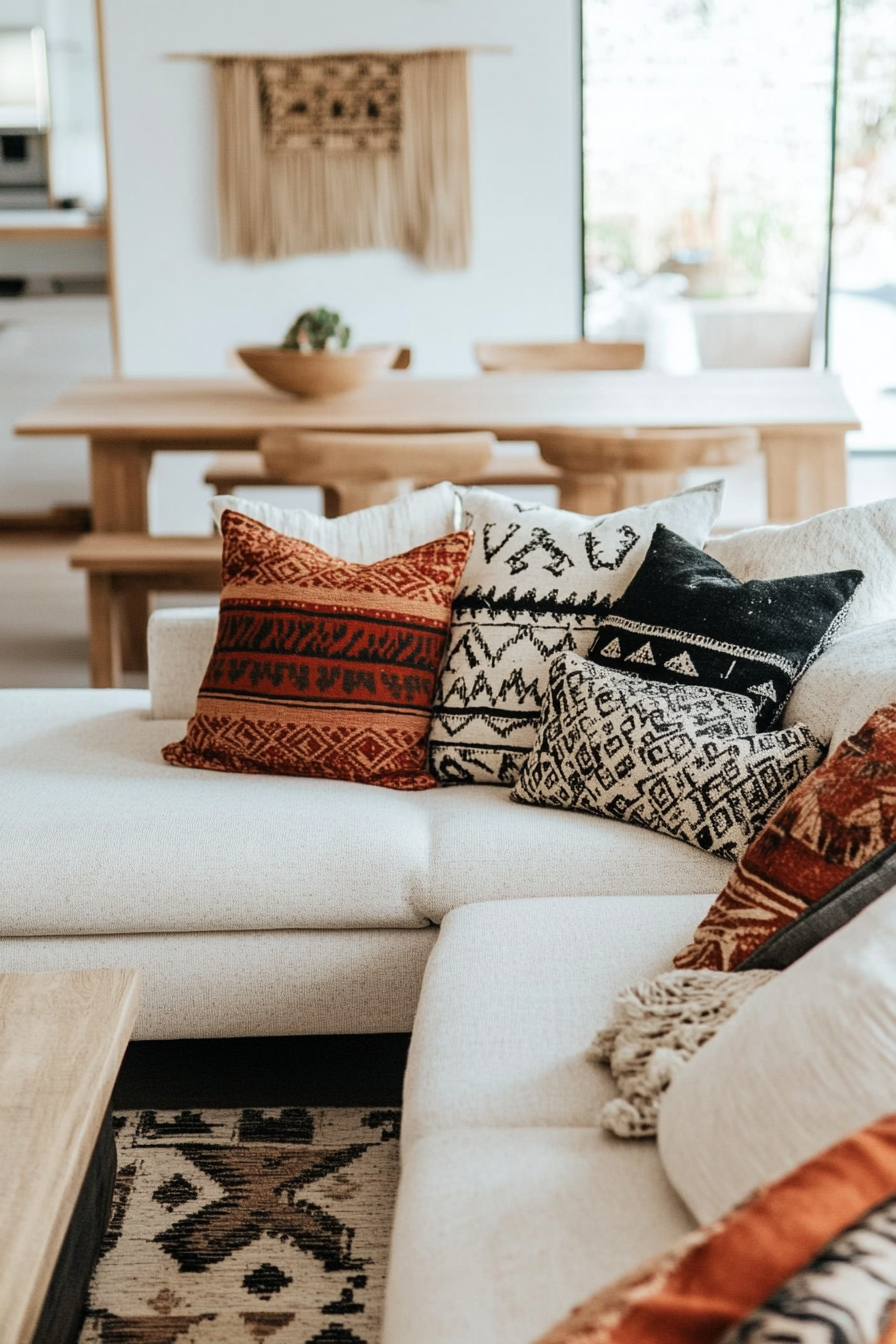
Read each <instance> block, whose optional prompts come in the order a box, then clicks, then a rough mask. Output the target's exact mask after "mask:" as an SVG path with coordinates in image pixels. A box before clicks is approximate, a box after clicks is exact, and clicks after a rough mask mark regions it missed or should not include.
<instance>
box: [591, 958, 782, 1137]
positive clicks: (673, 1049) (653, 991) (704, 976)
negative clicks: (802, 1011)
mask: <svg viewBox="0 0 896 1344" xmlns="http://www.w3.org/2000/svg"><path fill="white" fill-rule="evenodd" d="M779 974H780V972H779V971H728V972H726V971H666V972H664V973H663V974H662V975H658V976H655V977H654V979H652V980H642V981H641V982H640V984H637V985H631V986H629V988H628V989H624V990H623V991H622V992H621V994H618V995H617V996H616V1001H615V1003H614V1004H613V1018H612V1021H611V1023H610V1025H609V1026H608V1027H605V1028H604V1030H603V1031H599V1032H598V1033H597V1035H596V1036H595V1038H594V1041H593V1042H592V1045H591V1048H590V1049H589V1051H588V1058H589V1059H591V1060H593V1061H594V1063H596V1064H607V1065H609V1068H610V1072H611V1073H612V1075H613V1077H614V1079H615V1080H616V1084H617V1086H618V1088H619V1091H620V1093H621V1095H620V1096H618V1097H616V1098H614V1100H613V1101H608V1102H607V1104H606V1105H605V1106H604V1107H603V1108H602V1110H601V1113H600V1122H601V1124H602V1125H603V1127H604V1129H608V1130H609V1131H610V1133H611V1134H616V1135H617V1136H618V1137H619V1138H621V1139H640V1138H646V1137H647V1136H649V1135H651V1134H655V1133H656V1125H657V1115H658V1113H659V1106H660V1100H661V1098H662V1094H663V1093H664V1092H665V1090H666V1088H667V1087H668V1086H669V1084H670V1083H671V1081H672V1078H673V1076H674V1075H675V1073H676V1072H677V1070H678V1069H680V1068H681V1067H682V1065H683V1064H686V1063H687V1061H688V1060H689V1059H690V1058H691V1056H692V1055H694V1054H696V1053H697V1051H698V1050H699V1049H700V1047H701V1045H705V1044H706V1042H707V1041H708V1040H711V1038H712V1037H713V1036H715V1034H716V1032H717V1031H718V1030H719V1027H721V1026H722V1024H723V1023H724V1022H726V1021H727V1020H728V1018H729V1017H732V1016H733V1015H734V1013H736V1012H737V1010H738V1008H739V1007H740V1006H741V1004H742V1003H743V1002H744V1001H745V1000H746V999H748V998H749V997H750V995H751V994H752V993H754V992H755V991H756V990H757V989H760V988H761V987H762V985H765V984H768V982H769V980H772V979H773V978H774V977H775V976H776V975H779Z"/></svg>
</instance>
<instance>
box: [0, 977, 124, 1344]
mask: <svg viewBox="0 0 896 1344" xmlns="http://www.w3.org/2000/svg"><path fill="white" fill-rule="evenodd" d="M139 1000H140V973H139V971H132V970H128V971H126V970H100V971H50V972H45V973H39V974H34V975H0V1344H51V1341H52V1344H68V1342H69V1341H70V1340H73V1339H76V1338H77V1332H78V1329H79V1328H80V1317H81V1312H82V1308H83V1301H84V1294H85V1292H86V1289H87V1285H88V1282H89V1279H90V1274H91V1272H92V1269H93V1265H94V1263H95V1261H96V1256H97V1254H98V1253H99V1248H100V1243H101V1241H102V1236H103V1233H104V1231H105V1225H106V1220H107V1218H108V1214H109V1207H110V1204H111V1198H112V1187H113V1185H114V1182H115V1144H114V1141H113V1139H112V1129H111V1118H110V1116H109V1101H110V1098H111V1095H112V1087H113V1085H114V1083H115V1078H116V1075H117V1073H118V1069H119V1065H120V1064H121V1060H122V1056H123V1055H124V1052H125V1048H126V1046H127V1043H128V1041H129V1040H130V1036H131V1030H132V1028H133V1025H134V1019H135V1017H136V1015H137V1008H138V1005H139Z"/></svg>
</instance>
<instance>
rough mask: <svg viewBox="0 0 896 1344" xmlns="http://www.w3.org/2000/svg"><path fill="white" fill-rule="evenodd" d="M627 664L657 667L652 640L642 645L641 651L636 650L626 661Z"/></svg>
mask: <svg viewBox="0 0 896 1344" xmlns="http://www.w3.org/2000/svg"><path fill="white" fill-rule="evenodd" d="M625 661H626V662H627V663H653V664H654V666H655V665H656V659H655V658H654V656H653V649H652V648H651V647H650V640H648V641H647V643H646V644H642V645H641V647H640V649H635V652H634V653H630V654H629V655H628V657H627V658H626V660H625Z"/></svg>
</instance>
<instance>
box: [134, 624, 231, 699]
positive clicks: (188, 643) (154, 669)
mask: <svg viewBox="0 0 896 1344" xmlns="http://www.w3.org/2000/svg"><path fill="white" fill-rule="evenodd" d="M217 629H218V608H217V607H167V608H162V609H161V610H159V611H154V612H153V614H152V616H150V618H149V628H148V630H147V645H148V651H149V693H150V700H151V709H150V714H151V716H152V718H154V719H188V718H189V717H190V715H191V714H192V713H193V712H194V710H195V709H196V696H197V695H198V694H199V686H200V684H201V682H202V678H203V677H204V675H205V669H206V667H207V666H208V660H209V658H211V656H212V649H213V648H214V647H215V634H216V632H217Z"/></svg>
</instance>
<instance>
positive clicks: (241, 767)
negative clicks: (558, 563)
mask: <svg viewBox="0 0 896 1344" xmlns="http://www.w3.org/2000/svg"><path fill="white" fill-rule="evenodd" d="M221 531H222V533H223V536H224V553H223V561H222V566H223V574H222V577H223V581H224V586H223V591H222V593H221V616H220V620H219V622H218V634H217V638H216V640H215V649H214V652H213V654H212V657H211V661H210V663H209V665H208V670H207V672H206V674H205V679H204V681H203V683H202V686H201V687H200V690H199V699H198V701H197V704H196V713H195V714H194V715H193V717H192V719H191V720H190V722H189V724H188V725H187V734H186V737H185V738H184V739H183V741H182V742H173V743H172V744H171V745H170V746H167V747H165V748H164V749H163V752H162V755H163V756H164V758H165V760H166V761H169V762H170V764H172V765H187V766H198V767H200V768H202V769H205V770H234V771H244V772H248V773H252V774H273V775H313V776H316V777H318V778H323V779H346V780H354V781H356V782H358V783H362V784H382V785H385V787H386V788H390V789H431V788H434V787H435V785H436V781H435V779H433V777H432V775H431V774H430V773H429V771H428V770H427V768H426V751H427V738H428V735H429V725H430V716H431V712H432V700H433V693H434V691H435V685H436V678H437V676H438V672H439V665H440V663H441V660H442V654H443V651H444V648H445V639H446V637H447V634H448V629H449V624H450V620H451V600H452V598H453V596H454V590H455V588H456V587H457V582H458V579H459V578H460V575H461V572H462V571H463V567H464V564H465V563H466V559H467V555H468V554H469V550H470V546H471V543H472V534H471V533H469V532H455V533H452V534H451V535H450V536H447V537H441V538H440V539H439V540H438V541H431V542H428V543H427V544H426V545H424V546H417V547H416V548H415V549H414V550H412V551H406V552H405V553H404V554H403V555H396V556H392V557H390V558H389V559H387V560H380V561H378V562H377V563H375V564H372V565H356V564H351V563H349V562H348V561H346V560H339V559H337V558H336V557H335V556H332V555H328V554H327V553H326V551H322V550H320V549H319V548H318V547H317V546H312V545H311V543H310V542H307V541H300V540H298V539H296V538H293V537H285V536H283V535H281V534H280V533H279V532H275V531H274V530H273V528H270V527H266V526H265V525H264V524H263V523H259V522H256V521H255V520H254V519H252V518H247V517H245V516H243V515H242V514H238V513H234V512H232V511H228V512H226V513H225V514H224V516H223V518H222V520H221Z"/></svg>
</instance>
